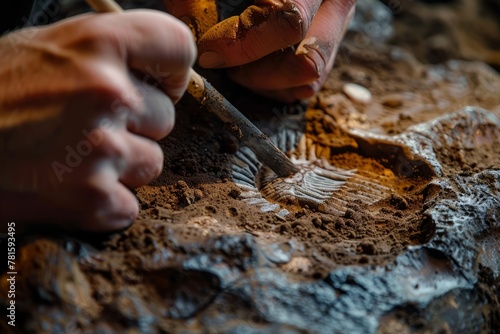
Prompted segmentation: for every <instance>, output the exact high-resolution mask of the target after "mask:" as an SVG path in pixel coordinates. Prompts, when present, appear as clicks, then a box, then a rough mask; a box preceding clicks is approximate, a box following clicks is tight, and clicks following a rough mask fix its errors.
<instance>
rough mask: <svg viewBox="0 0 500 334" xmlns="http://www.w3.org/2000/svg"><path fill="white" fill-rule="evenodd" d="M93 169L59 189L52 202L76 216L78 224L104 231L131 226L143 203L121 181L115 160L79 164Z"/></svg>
mask: <svg viewBox="0 0 500 334" xmlns="http://www.w3.org/2000/svg"><path fill="white" fill-rule="evenodd" d="M78 168H79V169H81V170H83V169H87V168H91V169H93V172H92V173H84V174H85V175H87V177H85V178H81V179H80V181H79V182H78V183H72V184H70V185H66V186H65V187H63V188H61V189H59V192H58V194H57V197H52V198H51V200H52V202H55V203H57V204H58V205H59V206H60V207H62V208H65V209H66V211H69V212H71V213H72V216H69V217H66V219H67V220H68V221H70V222H76V223H77V224H78V228H81V229H84V230H88V231H95V232H104V231H111V230H118V229H122V228H125V227H127V226H129V225H130V224H131V223H132V222H133V220H134V219H135V218H136V217H137V215H138V214H139V205H138V202H137V199H136V198H135V196H134V195H133V194H132V192H131V191H130V190H129V189H128V188H127V187H126V186H124V185H123V184H121V183H120V182H119V181H118V172H117V170H116V167H115V166H114V164H113V163H112V162H109V161H104V162H102V163H101V164H98V165H97V164H92V165H85V166H80V167H78Z"/></svg>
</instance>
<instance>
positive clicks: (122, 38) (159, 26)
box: [58, 10, 196, 101]
mask: <svg viewBox="0 0 500 334" xmlns="http://www.w3.org/2000/svg"><path fill="white" fill-rule="evenodd" d="M75 22H77V23H80V24H74V23H75ZM64 24H66V25H71V24H73V25H72V29H73V30H74V31H72V32H75V33H79V34H83V35H84V36H83V37H82V39H83V40H84V41H88V43H87V44H90V45H92V43H94V44H97V46H95V48H97V49H98V50H99V51H100V54H99V56H100V59H102V61H103V63H105V64H106V66H103V70H106V68H116V67H117V64H120V63H122V64H123V65H128V67H130V68H132V69H134V70H137V71H139V72H141V73H143V74H144V75H145V76H146V78H147V80H154V81H156V82H158V83H159V84H160V85H161V87H162V89H163V91H164V92H165V93H166V94H167V95H168V96H169V97H170V98H171V99H172V100H173V101H177V100H178V99H179V98H180V97H181V96H182V94H183V93H184V91H185V89H186V87H187V83H188V76H189V69H190V67H191V66H192V65H193V63H194V60H195V58H196V45H195V43H194V39H193V36H192V34H191V31H190V30H189V29H188V27H186V25H185V24H183V23H182V22H181V21H179V20H178V19H176V18H175V17H173V16H171V15H169V14H165V13H161V12H159V11H153V10H130V11H126V12H124V13H105V14H98V15H85V16H82V17H80V18H78V19H72V20H69V21H64V22H62V23H61V25H64ZM61 25H59V26H58V27H59V28H60V27H61ZM82 31H84V33H83V32H82ZM87 44H85V45H84V46H85V47H86V49H88V48H89V45H87ZM82 47H83V46H82ZM93 55H94V56H95V54H93ZM117 58H118V61H117ZM106 61H107V62H106ZM123 70H125V69H124V68H122V71H123ZM111 72H112V71H111ZM123 72H126V71H123Z"/></svg>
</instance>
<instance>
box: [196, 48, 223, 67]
mask: <svg viewBox="0 0 500 334" xmlns="http://www.w3.org/2000/svg"><path fill="white" fill-rule="evenodd" d="M198 62H199V63H200V66H201V67H205V68H214V67H219V66H222V65H224V64H225V63H226V61H225V60H224V58H223V57H222V56H221V55H220V54H218V53H217V52H214V51H207V52H204V53H203V54H202V55H201V56H200V59H199V60H198Z"/></svg>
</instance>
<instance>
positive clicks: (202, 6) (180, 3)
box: [163, 0, 217, 39]
mask: <svg viewBox="0 0 500 334" xmlns="http://www.w3.org/2000/svg"><path fill="white" fill-rule="evenodd" d="M163 3H164V5H165V9H166V10H167V12H168V13H170V14H171V15H173V16H175V17H177V18H178V19H180V20H181V21H182V22H184V23H185V24H187V25H188V27H189V28H190V29H191V31H192V33H193V36H195V37H196V39H198V38H200V37H201V36H203V34H204V33H205V32H207V31H208V29H210V28H211V27H212V26H214V25H215V24H217V9H216V6H215V0H164V1H163Z"/></svg>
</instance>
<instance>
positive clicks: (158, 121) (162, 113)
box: [124, 76, 175, 140]
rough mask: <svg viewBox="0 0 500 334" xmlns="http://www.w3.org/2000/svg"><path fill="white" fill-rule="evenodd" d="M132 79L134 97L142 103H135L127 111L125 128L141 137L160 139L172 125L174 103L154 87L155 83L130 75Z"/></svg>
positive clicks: (169, 130) (167, 132)
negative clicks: (133, 106)
mask: <svg viewBox="0 0 500 334" xmlns="http://www.w3.org/2000/svg"><path fill="white" fill-rule="evenodd" d="M132 81H133V84H134V87H135V89H134V99H135V100H138V101H141V102H142V103H139V104H135V105H136V107H135V108H132V109H131V110H130V112H129V113H128V116H127V129H128V130H129V131H131V132H133V133H135V134H139V135H141V136H143V137H147V138H150V139H153V140H160V139H161V138H163V137H165V136H166V135H168V134H169V133H170V132H171V131H172V129H173V127H174V123H175V107H174V104H173V102H172V100H171V99H170V98H169V97H168V96H166V95H165V94H164V93H163V92H161V91H160V90H158V89H157V88H156V87H155V85H157V84H156V83H154V82H153V83H151V84H150V83H148V82H146V81H144V80H142V81H140V80H139V79H137V78H136V77H135V76H132ZM124 107H126V106H124Z"/></svg>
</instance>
